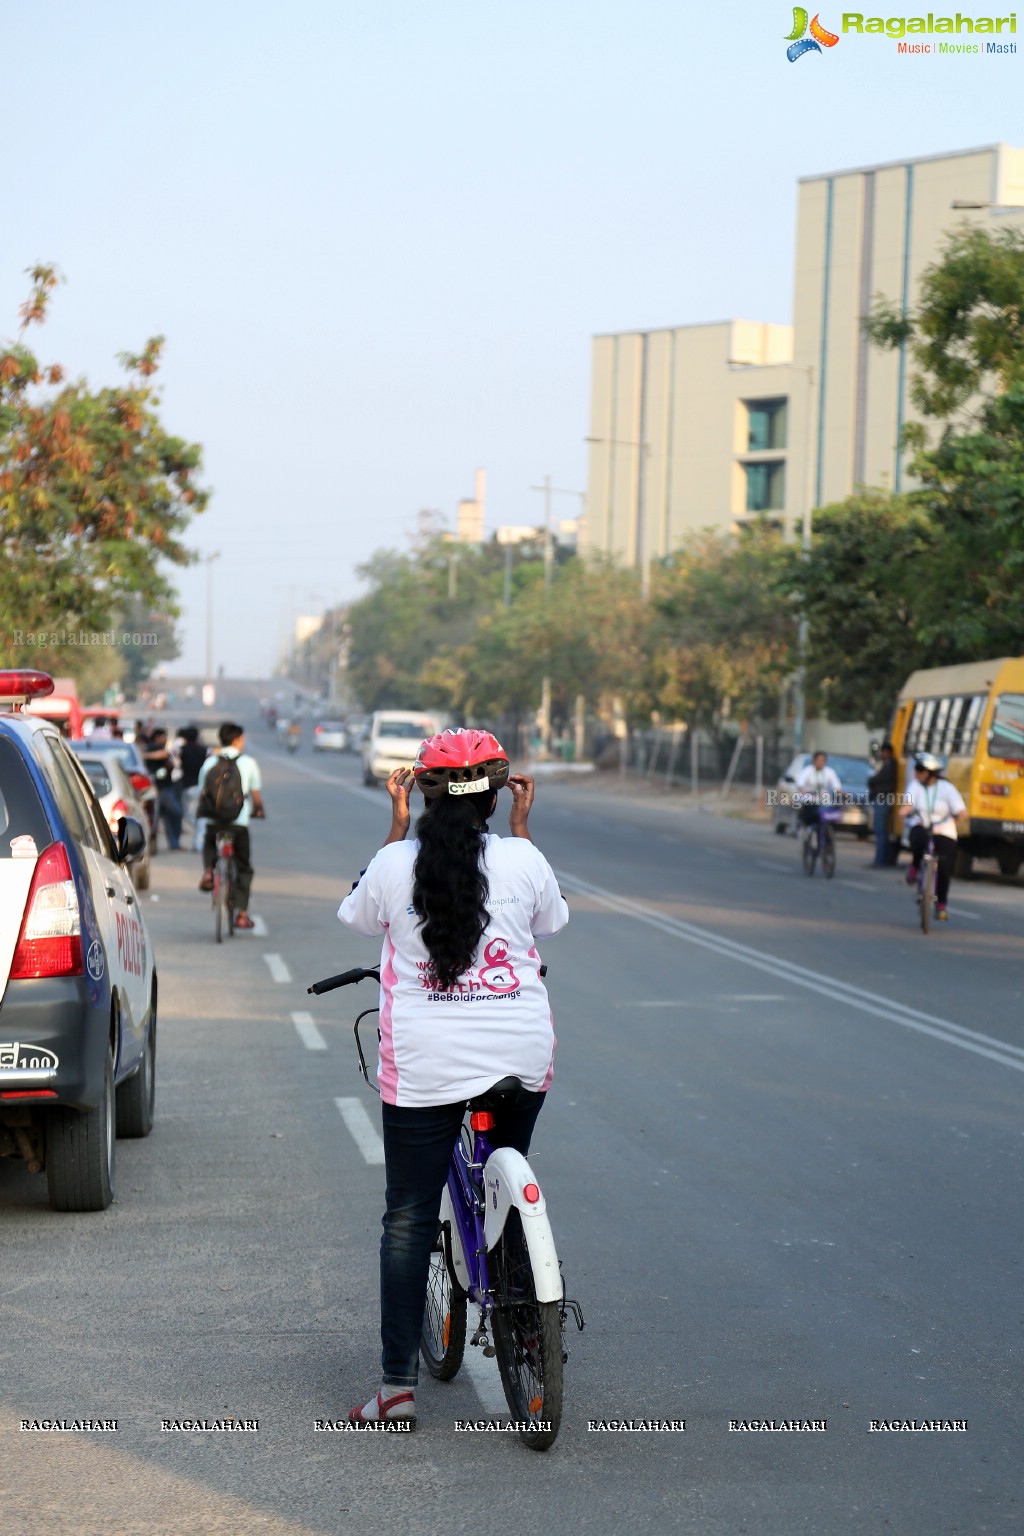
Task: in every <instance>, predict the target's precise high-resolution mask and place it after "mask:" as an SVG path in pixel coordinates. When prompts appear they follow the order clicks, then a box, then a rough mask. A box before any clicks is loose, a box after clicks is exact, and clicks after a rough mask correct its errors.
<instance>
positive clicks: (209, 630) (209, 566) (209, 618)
mask: <svg viewBox="0 0 1024 1536" xmlns="http://www.w3.org/2000/svg"><path fill="white" fill-rule="evenodd" d="M219 559H220V550H219V549H218V550H216V551H215V552H214V553H213V554H212V555H204V557H203V564H204V565H205V566H206V682H207V685H208V686H210V687H212V685H213V562H214V561H215V560H219Z"/></svg>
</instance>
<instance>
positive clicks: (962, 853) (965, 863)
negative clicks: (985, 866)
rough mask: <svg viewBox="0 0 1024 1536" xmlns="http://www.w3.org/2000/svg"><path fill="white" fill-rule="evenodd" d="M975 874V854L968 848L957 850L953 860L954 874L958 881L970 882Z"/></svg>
mask: <svg viewBox="0 0 1024 1536" xmlns="http://www.w3.org/2000/svg"><path fill="white" fill-rule="evenodd" d="M973 873H974V854H973V853H971V852H970V850H969V849H967V848H959V847H958V848H957V850H956V857H955V859H954V860H953V874H954V875H955V877H956V879H957V880H969V879H970V878H971V875H972V874H973Z"/></svg>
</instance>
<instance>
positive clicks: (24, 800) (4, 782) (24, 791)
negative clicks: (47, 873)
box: [0, 736, 51, 859]
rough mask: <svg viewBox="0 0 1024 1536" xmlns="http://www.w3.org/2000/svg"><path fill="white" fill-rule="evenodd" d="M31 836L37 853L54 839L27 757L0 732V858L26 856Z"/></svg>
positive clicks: (28, 851)
mask: <svg viewBox="0 0 1024 1536" xmlns="http://www.w3.org/2000/svg"><path fill="white" fill-rule="evenodd" d="M18 838H31V839H32V841H33V843H34V844H35V847H36V851H37V853H42V851H43V849H44V848H46V847H48V846H49V844H50V842H51V837H50V829H49V827H48V826H47V822H46V812H45V811H44V810H43V802H42V801H41V800H40V798H39V794H38V791H37V790H36V787H35V785H34V784H33V782H32V777H31V775H30V773H29V771H28V768H27V767H26V765H25V761H24V759H23V757H22V755H21V753H20V752H19V751H18V749H17V747H16V746H15V745H14V742H13V741H9V740H6V739H5V738H4V737H2V736H0V859H10V858H15V857H18V856H19V855H20V856H21V857H27V856H28V855H30V854H31V848H30V847H29V846H28V844H27V843H21V844H19V843H18V842H17V841H16V840H17V839H18Z"/></svg>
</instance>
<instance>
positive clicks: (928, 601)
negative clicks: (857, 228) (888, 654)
mask: <svg viewBox="0 0 1024 1536" xmlns="http://www.w3.org/2000/svg"><path fill="white" fill-rule="evenodd" d="M868 330H869V334H870V336H871V337H872V339H873V340H874V341H875V342H876V343H878V344H879V345H881V346H885V347H901V346H902V347H906V348H907V349H908V351H909V355H910V358H911V360H912V363H913V367H914V373H913V376H912V385H911V398H912V400H913V402H914V404H915V406H916V407H917V409H918V411H919V412H920V414H921V417H922V420H921V421H917V422H912V423H910V424H909V425H908V427H907V428H906V430H905V433H904V442H905V444H906V446H907V447H909V448H910V450H911V452H912V454H913V457H912V459H911V463H910V468H911V470H912V472H913V474H914V475H915V476H916V477H917V478H918V480H919V482H920V491H919V492H918V493H917V494H916V499H917V500H918V501H919V503H920V504H921V505H922V506H923V507H924V508H925V509H926V510H927V513H928V517H929V520H930V523H931V526H932V528H933V529H934V531H935V534H936V537H937V540H938V558H937V560H936V562H935V564H934V566H933V568H932V571H931V573H930V574H931V581H930V582H929V584H928V587H927V590H926V592H925V593H924V595H923V598H922V601H921V607H920V617H919V627H920V632H921V634H922V636H923V637H924V639H925V640H926V642H927V646H928V650H929V654H930V655H931V656H933V657H934V658H935V660H936V661H943V660H956V661H970V660H975V659H982V658H984V657H986V656H993V655H998V654H1000V653H1004V652H1006V651H1008V650H1010V651H1015V650H1020V649H1022V648H1024V232H1021V231H1019V230H1017V229H1003V230H997V231H988V230H985V229H979V228H973V227H968V226H966V225H965V226H964V227H963V228H962V229H960V230H958V231H956V232H955V233H954V234H953V235H951V236H950V238H949V241H948V244H947V246H946V249H945V251H944V253H943V255H942V257H941V259H940V260H939V261H938V262H936V263H935V264H934V265H932V266H931V267H929V268H928V269H927V270H926V271H925V273H924V274H923V277H922V281H921V289H920V296H919V300H918V304H917V307H916V308H915V309H914V310H913V311H912V312H911V313H909V314H907V315H903V314H901V313H900V312H899V311H897V310H896V309H895V307H894V306H893V305H891V304H889V303H887V302H885V301H881V302H880V303H879V304H878V305H877V306H876V309H875V313H874V315H873V317H872V319H871V321H870V322H869V326H868Z"/></svg>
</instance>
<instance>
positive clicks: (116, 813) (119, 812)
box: [110, 800, 131, 837]
mask: <svg viewBox="0 0 1024 1536" xmlns="http://www.w3.org/2000/svg"><path fill="white" fill-rule="evenodd" d="M130 815H131V811H130V810H129V809H128V807H127V806H126V805H125V803H124V801H123V800H115V801H114V803H113V805H112V806H111V807H110V830H111V832H113V834H114V836H115V837H116V836H117V824H118V822H119V821H120V819H121V817H122V816H130Z"/></svg>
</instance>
